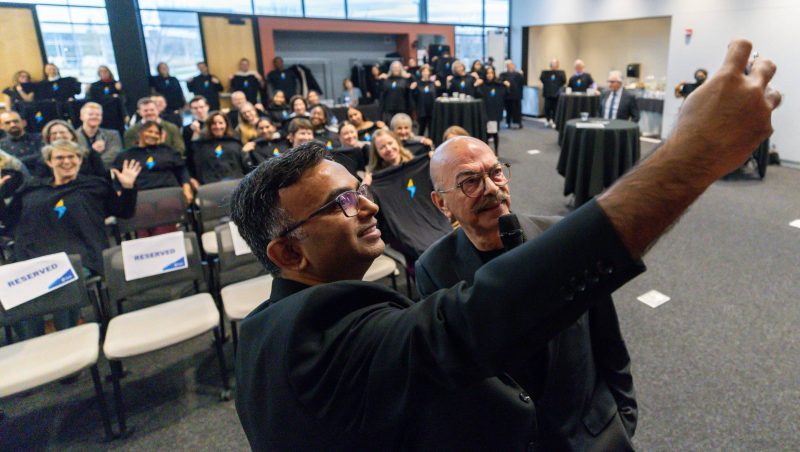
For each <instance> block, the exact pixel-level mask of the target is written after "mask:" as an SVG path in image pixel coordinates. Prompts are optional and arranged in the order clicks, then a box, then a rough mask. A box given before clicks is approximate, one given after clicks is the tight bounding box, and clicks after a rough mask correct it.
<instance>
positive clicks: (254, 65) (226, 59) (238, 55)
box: [201, 15, 259, 107]
mask: <svg viewBox="0 0 800 452" xmlns="http://www.w3.org/2000/svg"><path fill="white" fill-rule="evenodd" d="M201 28H202V30H203V48H204V49H205V53H206V63H208V69H209V71H210V72H211V73H212V74H214V75H216V76H217V77H219V79H220V81H221V82H222V85H223V86H224V87H225V92H228V91H229V88H230V77H231V76H233V74H234V73H236V71H237V70H238V67H239V60H240V59H242V58H247V59H249V60H250V69H252V70H254V71H258V70H259V69H258V58H257V54H256V43H255V35H254V33H253V19H250V18H239V17H237V18H231V17H225V16H205V15H204V16H201ZM228 99H229V98H228V96H224V98H223V99H222V102H223V104H222V105H223V107H225V106H228V105H229V103H228V102H229V101H228Z"/></svg>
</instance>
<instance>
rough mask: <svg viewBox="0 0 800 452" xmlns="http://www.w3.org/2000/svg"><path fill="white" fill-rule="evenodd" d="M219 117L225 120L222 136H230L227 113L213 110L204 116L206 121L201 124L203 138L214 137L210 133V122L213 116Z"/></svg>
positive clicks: (209, 138)
mask: <svg viewBox="0 0 800 452" xmlns="http://www.w3.org/2000/svg"><path fill="white" fill-rule="evenodd" d="M216 117H220V118H222V120H223V121H225V133H224V136H226V137H231V136H233V135H232V134H231V123H230V121H228V115H226V114H225V113H222V112H219V111H213V112H211V113H210V114H209V115H208V118H206V122H205V124H204V125H203V136H204V138H206V139H208V140H211V139H214V138H215V137H214V135H213V134H212V133H211V124H212V123H213V122H214V118H216Z"/></svg>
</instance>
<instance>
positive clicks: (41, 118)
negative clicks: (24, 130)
mask: <svg viewBox="0 0 800 452" xmlns="http://www.w3.org/2000/svg"><path fill="white" fill-rule="evenodd" d="M33 119H35V120H36V124H39V123H40V122H42V121H44V115H42V112H41V111H37V112H36V114H35V115H33Z"/></svg>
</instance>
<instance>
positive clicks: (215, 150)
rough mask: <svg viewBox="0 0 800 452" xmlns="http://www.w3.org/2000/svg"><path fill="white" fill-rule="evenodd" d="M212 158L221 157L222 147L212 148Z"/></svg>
mask: <svg viewBox="0 0 800 452" xmlns="http://www.w3.org/2000/svg"><path fill="white" fill-rule="evenodd" d="M214 156H215V157H216V158H220V157H222V145H221V144H218V145H217V147H216V148H214Z"/></svg>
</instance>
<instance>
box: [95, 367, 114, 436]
mask: <svg viewBox="0 0 800 452" xmlns="http://www.w3.org/2000/svg"><path fill="white" fill-rule="evenodd" d="M89 370H90V371H91V373H92V381H93V382H94V391H95V393H96V394H97V404H98V405H99V407H100V416H101V417H102V418H103V430H105V433H106V441H111V440H113V439H114V431H113V430H111V417H110V415H109V414H108V404H107V403H106V395H105V393H104V392H103V385H102V383H101V382H100V372H99V371H98V370H97V364H93V365H92V367H90V368H89Z"/></svg>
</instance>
